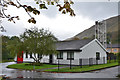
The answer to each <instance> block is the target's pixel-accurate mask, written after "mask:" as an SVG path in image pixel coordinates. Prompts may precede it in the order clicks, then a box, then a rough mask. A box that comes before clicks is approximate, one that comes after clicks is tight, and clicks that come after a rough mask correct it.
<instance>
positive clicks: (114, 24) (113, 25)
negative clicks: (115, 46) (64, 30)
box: [66, 16, 120, 43]
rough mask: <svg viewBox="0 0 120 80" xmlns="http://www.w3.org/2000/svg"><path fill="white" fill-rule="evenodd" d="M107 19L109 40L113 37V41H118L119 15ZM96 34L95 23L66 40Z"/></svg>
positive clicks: (89, 36)
mask: <svg viewBox="0 0 120 80" xmlns="http://www.w3.org/2000/svg"><path fill="white" fill-rule="evenodd" d="M119 17H120V16H119ZM105 21H106V26H107V38H108V40H109V39H111V40H112V43H117V41H118V25H120V20H118V16H115V17H111V18H109V19H106V20H105ZM119 30H120V29H119ZM94 35H95V25H93V26H92V27H90V28H88V29H86V30H84V31H83V32H81V33H79V34H77V35H75V36H74V37H72V38H69V39H66V40H75V39H85V38H94Z"/></svg>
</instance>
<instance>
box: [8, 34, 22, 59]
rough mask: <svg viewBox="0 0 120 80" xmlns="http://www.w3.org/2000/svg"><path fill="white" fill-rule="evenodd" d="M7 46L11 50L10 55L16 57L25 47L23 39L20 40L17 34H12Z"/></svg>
mask: <svg viewBox="0 0 120 80" xmlns="http://www.w3.org/2000/svg"><path fill="white" fill-rule="evenodd" d="M6 47H7V49H8V50H9V53H10V55H11V56H13V57H15V56H16V54H17V53H21V52H22V51H23V49H24V46H23V43H22V41H20V39H19V37H17V36H12V37H11V38H10V40H9V41H8V44H7V46H6Z"/></svg>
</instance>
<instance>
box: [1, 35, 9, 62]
mask: <svg viewBox="0 0 120 80" xmlns="http://www.w3.org/2000/svg"><path fill="white" fill-rule="evenodd" d="M1 37H2V60H7V59H8V58H9V56H10V55H9V51H8V50H7V48H6V46H7V43H8V41H9V37H8V36H1Z"/></svg>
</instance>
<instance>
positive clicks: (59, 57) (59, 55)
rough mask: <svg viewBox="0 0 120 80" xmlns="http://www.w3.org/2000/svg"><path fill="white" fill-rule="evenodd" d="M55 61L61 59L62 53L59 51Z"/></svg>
mask: <svg viewBox="0 0 120 80" xmlns="http://www.w3.org/2000/svg"><path fill="white" fill-rule="evenodd" d="M57 59H63V52H62V51H60V52H59V53H58V54H57Z"/></svg>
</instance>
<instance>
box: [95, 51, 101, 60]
mask: <svg viewBox="0 0 120 80" xmlns="http://www.w3.org/2000/svg"><path fill="white" fill-rule="evenodd" d="M96 60H100V53H99V52H96Z"/></svg>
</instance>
